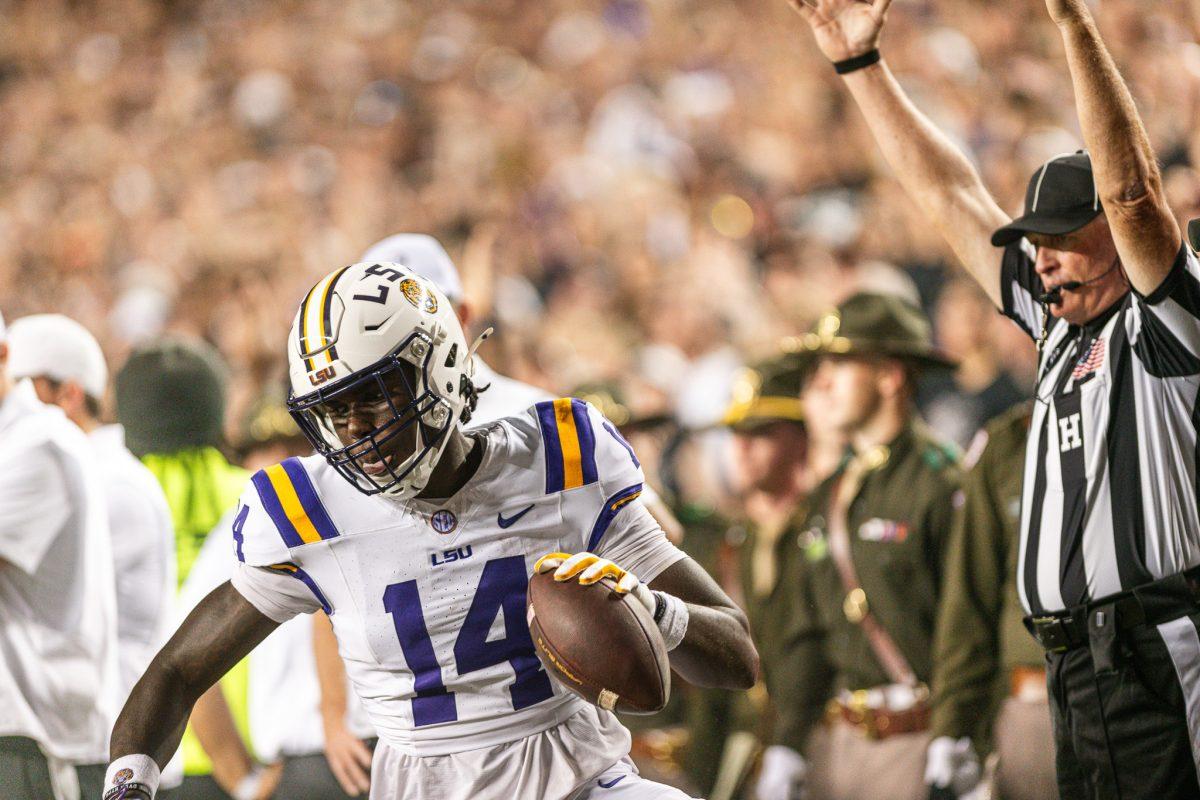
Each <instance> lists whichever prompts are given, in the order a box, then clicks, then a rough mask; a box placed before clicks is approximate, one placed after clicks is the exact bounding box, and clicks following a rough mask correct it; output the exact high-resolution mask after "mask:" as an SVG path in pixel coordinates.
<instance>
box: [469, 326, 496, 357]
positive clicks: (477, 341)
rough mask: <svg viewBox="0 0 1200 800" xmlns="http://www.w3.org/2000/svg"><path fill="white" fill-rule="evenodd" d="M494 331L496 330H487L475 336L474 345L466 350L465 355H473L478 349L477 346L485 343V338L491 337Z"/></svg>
mask: <svg viewBox="0 0 1200 800" xmlns="http://www.w3.org/2000/svg"><path fill="white" fill-rule="evenodd" d="M495 330H496V329H495V328H488V329H487V330H485V331H484V332H483V333H481V334H479V335H478V336H476V337H475V343H474V344H472V345H471V348H470V349H469V350H467V355H469V356H473V355H475V351H476V350H478V349H479V345H481V344H483V343H484V342H485V341H487V338H488V337H489V336H491V335H492V333H493V332H494V331H495Z"/></svg>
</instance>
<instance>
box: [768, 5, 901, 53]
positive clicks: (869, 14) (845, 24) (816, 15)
mask: <svg viewBox="0 0 1200 800" xmlns="http://www.w3.org/2000/svg"><path fill="white" fill-rule="evenodd" d="M788 2H789V3H791V6H792V8H794V9H796V12H797V13H798V14H799V15H800V16H801V17H803V18H804V21H805V22H807V23H808V24H809V27H811V28H812V30H813V36H815V37H816V40H817V47H819V48H821V52H822V53H824V54H825V57H826V58H828V59H829V60H830V61H845V60H846V59H848V58H854V57H855V56H861V55H862V54H863V53H867V52H870V51H871V50H874V49H875V48H876V47H878V46H879V33H880V31H881V30H883V23H884V20H885V19H887V10H888V6H890V5H891V4H892V0H873V2H869V1H868V0H788Z"/></svg>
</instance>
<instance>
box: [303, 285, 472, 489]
mask: <svg viewBox="0 0 1200 800" xmlns="http://www.w3.org/2000/svg"><path fill="white" fill-rule="evenodd" d="M287 350H288V368H289V373H290V379H291V391H290V392H289V394H288V410H289V411H291V413H292V417H293V418H294V419H295V420H296V423H297V424H298V425H299V426H300V430H301V431H303V433H304V435H305V436H306V437H307V438H308V440H309V441H310V442H312V445H313V447H315V448H316V450H317V452H318V453H320V454H321V455H323V456H325V460H326V461H328V462H329V464H330V465H331V466H332V467H333V468H334V469H335V470H337V471H338V473H340V474H341V475H342V477H344V478H345V479H346V480H348V481H350V482H351V483H352V484H354V485H355V486H356V487H357V488H358V489H359V490H360V491H362V492H363V493H365V494H377V493H380V492H383V493H386V494H388V495H391V496H393V497H400V498H407V497H412V496H414V495H416V494H417V493H418V492H420V491H421V490H422V489H424V488H425V485H426V483H427V482H428V481H429V476H430V474H431V473H432V472H433V468H434V465H435V464H437V461H438V458H440V457H441V454H442V450H443V448H445V446H446V442H447V440H448V438H449V437H448V436H447V434H448V433H449V432H450V430H451V428H453V427H454V426H455V425H457V424H459V423H460V422H462V421H466V420H467V419H469V418H470V414H471V411H473V410H474V408H475V387H474V385H473V383H472V382H471V377H472V375H473V373H474V364H473V359H472V355H471V352H470V350H469V349H468V347H467V342H466V339H465V337H464V335H463V330H462V326H461V325H460V324H459V321H458V317H456V316H455V313H454V309H453V308H452V307H451V305H450V302H449V301H448V300H447V299H446V296H445V295H444V294H442V292H441V291H440V290H439V289H438V288H437V287H436V286H434V285H433V283H431V282H430V281H427V280H425V279H424V278H422V277H420V276H419V275H417V274H415V273H413V272H412V271H410V270H409V269H407V268H406V267H405V266H404V265H402V264H385V263H362V264H353V265H351V266H349V267H343V268H341V269H338V270H335V271H334V272H331V273H330V274H328V275H326V276H325V277H324V278H322V279H321V280H320V281H318V282H317V285H316V286H314V287H313V288H312V290H310V291H309V293H308V294H307V295H306V296H305V298H304V302H302V303H301V304H300V310H299V311H297V312H296V318H295V320H294V321H293V322H292V331H291V334H290V335H289V336H288V348H287ZM364 398H365V399H364ZM398 400H399V401H400V402H398ZM372 404H373V405H372ZM351 405H354V407H355V408H359V407H368V408H372V409H373V410H372V411H370V414H369V415H368V416H369V417H370V420H371V421H370V424H369V425H365V424H364V423H363V421H362V419H360V418H359V417H358V416H356V417H355V420H356V421H357V424H352V423H351V422H350V421H349V418H350V416H351V411H350V407H351ZM339 428H340V429H341V430H342V432H343V436H339V435H338V430H339ZM345 439H350V441H346V440H345ZM406 443H408V444H410V445H411V447H412V449H411V452H404V451H405V450H407V448H405V447H404V445H405V444H406ZM402 448H403V449H402Z"/></svg>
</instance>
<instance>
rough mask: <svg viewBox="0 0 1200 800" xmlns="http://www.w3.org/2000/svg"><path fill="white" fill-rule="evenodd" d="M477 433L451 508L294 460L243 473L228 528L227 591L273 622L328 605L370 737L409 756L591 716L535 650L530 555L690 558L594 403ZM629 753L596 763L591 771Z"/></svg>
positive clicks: (662, 564)
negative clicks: (385, 492)
mask: <svg viewBox="0 0 1200 800" xmlns="http://www.w3.org/2000/svg"><path fill="white" fill-rule="evenodd" d="M482 430H483V432H484V434H485V436H486V437H487V447H486V450H485V453H484V456H483V459H482V462H481V464H480V466H479V468H478V470H477V472H476V473H475V475H474V476H473V477H472V478H471V480H470V481H469V482H468V483H467V485H466V486H464V487H463V488H462V489H461V490H459V491H458V492H457V493H456V494H455V496H454V497H452V498H450V499H449V500H447V501H445V502H442V503H430V502H426V501H422V500H410V501H405V502H401V501H397V500H395V499H390V498H386V497H382V496H366V495H363V494H362V493H361V492H359V491H358V490H357V489H356V488H355V487H353V486H352V485H350V483H348V482H347V481H346V480H344V479H343V478H341V477H340V476H339V475H338V474H337V473H336V472H334V471H333V469H332V468H330V467H329V466H328V465H327V464H326V462H325V461H324V459H322V458H320V457H309V458H299V459H296V458H293V459H288V460H287V461H285V462H283V463H282V464H278V465H275V466H273V467H270V468H268V469H266V470H262V471H260V472H258V473H256V474H255V475H254V476H253V478H252V480H251V486H250V487H249V488H248V489H247V491H246V493H245V494H244V495H243V497H242V502H241V506H240V508H239V510H238V513H237V516H236V518H235V520H234V522H233V525H232V529H233V540H234V547H235V551H236V555H237V558H238V561H239V565H238V569H237V571H236V572H235V575H234V578H233V585H234V586H235V587H236V588H237V590H238V591H239V592H241V594H242V595H243V596H245V597H246V599H247V600H248V601H249V602H250V603H252V604H253V605H254V606H255V607H256V608H258V609H259V610H260V611H261V612H262V613H263V614H265V615H267V616H268V617H270V618H271V619H274V620H276V621H280V622H282V621H284V620H287V619H289V618H291V617H292V616H294V615H296V614H298V613H311V612H313V611H315V610H317V609H320V608H324V609H325V610H326V611H327V612H328V613H329V614H330V618H331V619H332V621H333V627H334V631H335V633H336V634H337V639H338V648H339V651H340V653H341V655H342V658H343V659H344V660H345V662H346V671H347V674H348V676H349V678H350V680H351V682H352V683H353V685H354V687H355V689H356V692H357V694H358V695H359V697H360V698H361V699H362V701H363V705H364V707H365V708H366V710H367V712H368V714H369V715H370V717H371V721H372V722H373V724H374V725H375V727H376V729H377V731H378V733H379V735H380V737H381V739H383V740H384V742H386V743H387V744H389V745H390V746H392V747H393V748H395V749H397V750H399V751H401V752H404V753H408V754H411V755H414V756H437V755H445V754H450V753H458V752H462V751H466V750H475V749H479V748H487V747H492V746H497V745H501V744H504V743H507V742H513V741H515V740H518V739H523V738H525V737H528V736H531V735H533V734H536V733H539V732H541V731H546V730H548V729H550V728H553V727H554V726H557V725H559V724H560V723H562V722H564V721H565V720H567V719H568V718H569V717H571V716H572V715H574V714H577V713H578V712H580V711H581V710H582V709H583V708H584V706H585V704H584V703H583V701H582V700H579V699H578V698H577V697H575V695H572V694H570V693H568V692H567V691H566V690H565V689H562V688H561V687H559V686H558V685H556V684H555V683H553V682H552V681H551V679H550V677H549V676H548V675H547V673H546V672H545V671H544V670H543V669H542V667H541V663H540V662H539V661H538V658H537V655H536V654H535V652H534V648H533V643H532V641H531V640H530V636H529V631H528V628H527V626H526V621H525V602H526V586H527V583H528V580H529V577H530V575H531V573H532V570H533V565H534V562H536V561H537V559H538V558H539V557H540V556H542V555H544V554H546V553H550V552H555V551H561V552H568V553H576V552H580V551H584V550H590V551H592V552H595V553H599V554H601V555H603V556H605V557H607V558H611V559H612V560H613V561H615V562H616V563H618V564H620V565H621V566H623V567H625V568H627V569H629V570H630V571H632V572H633V573H634V574H636V575H638V576H639V577H641V578H642V579H643V580H645V581H650V580H652V579H653V578H654V577H655V576H657V575H658V574H659V573H661V572H662V571H663V570H664V569H666V568H667V567H668V566H670V565H671V564H673V563H675V562H676V561H678V560H679V559H681V558H683V557H684V556H683V553H682V552H680V551H679V550H677V549H676V548H675V547H674V546H673V545H671V543H670V542H668V541H667V539H666V537H665V536H664V535H663V533H662V530H661V529H660V528H659V527H658V525H657V523H655V522H654V520H653V518H652V517H650V515H649V514H648V513H647V512H646V511H645V509H644V508H643V507H642V506H641V504H640V503H639V502H638V495H639V494H640V492H641V487H642V481H643V477H642V471H641V467H640V465H639V463H638V461H637V458H636V456H635V455H634V453H633V450H632V449H631V448H630V447H629V445H628V444H627V443H626V442H625V440H624V439H623V438H621V436H620V434H619V433H618V432H617V430H616V428H615V426H613V425H612V424H611V423H609V422H608V421H607V420H605V419H604V418H603V417H602V416H601V415H600V414H599V412H597V411H596V410H595V409H594V408H592V407H591V406H589V405H587V404H586V403H584V402H582V401H579V400H573V399H569V398H566V399H560V400H554V401H547V402H542V403H538V404H536V405H535V406H534V407H533V408H531V409H529V410H528V411H527V412H525V413H524V414H522V415H519V416H515V417H509V418H506V419H503V420H500V421H498V422H496V423H494V424H492V425H490V426H488V427H486V428H483V429H482ZM581 624H582V623H581ZM599 713H602V714H606V713H607V712H599ZM624 742H625V744H626V746H627V742H628V740H627V738H626V739H624ZM581 746H583V745H581ZM623 755H624V753H623V752H616V753H604V754H602V755H597V758H603V759H607V761H604V763H600V762H599V761H597V762H596V763H597V764H598V766H597V767H596V771H599V770H600V769H603V768H605V767H607V766H608V765H610V764H612V763H613V762H615V761H616V760H617V759H619V758H620V757H621V756H623Z"/></svg>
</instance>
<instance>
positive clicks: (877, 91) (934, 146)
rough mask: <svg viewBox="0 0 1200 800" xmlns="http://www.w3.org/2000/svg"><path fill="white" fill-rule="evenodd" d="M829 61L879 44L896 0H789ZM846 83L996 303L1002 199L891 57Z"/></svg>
mask: <svg viewBox="0 0 1200 800" xmlns="http://www.w3.org/2000/svg"><path fill="white" fill-rule="evenodd" d="M790 2H791V4H792V7H793V8H795V9H796V11H797V12H798V13H799V14H800V16H801V17H803V18H804V20H805V21H806V22H807V23H808V24H809V26H810V27H811V28H812V30H813V36H814V37H815V38H816V40H817V46H818V47H819V48H820V49H821V52H822V53H824V55H825V57H826V58H828V59H829V60H830V61H833V62H839V61H845V60H847V59H851V58H855V57H857V56H861V55H864V54H866V53H869V52H870V51H872V50H874V49H876V48H877V47H878V46H879V35H880V32H881V30H882V29H883V24H884V21H885V20H886V18H887V10H888V6H890V5H891V0H874V2H863V1H862V0H807V2H806V0H790ZM844 80H845V83H846V87H847V88H848V89H849V90H850V94H851V96H852V97H853V98H854V101H855V102H856V103H857V104H858V107H859V109H861V110H862V113H863V116H865V117H866V119H867V124H868V126H870V129H871V133H872V134H873V135H874V137H875V141H876V142H877V143H878V144H879V149H880V150H882V151H883V156H884V158H885V159H887V162H888V164H889V165H891V167H892V170H893V171H894V172H895V173H896V177H897V178H898V179H899V180H900V184H901V185H902V186H903V187H904V189H905V191H906V192H908V194H909V196H911V197H912V198H913V200H914V201H916V203H917V205H918V206H920V208H921V210H922V211H923V212H924V213H925V215H926V216H927V217H928V218H929V220H930V222H932V223H933V225H934V226H935V227H936V228H937V229H938V231H940V232H941V234H942V236H943V238H945V240H946V241H947V242H948V243H949V245H950V247H951V249H953V250H954V253H955V255H956V256H957V257H958V260H959V261H960V262H962V265H963V266H964V267H966V269H967V272H969V273H970V274H971V276H972V277H974V278H975V280H976V281H978V282H979V285H980V286H982V287H983V290H984V291H985V292H987V294H988V297H990V298H991V299H992V302H993V303H995V304H996V305H997V306H1000V305H1001V298H1000V254H999V252H998V251H997V250H996V248H995V247H993V246H992V244H991V235H992V231H994V230H995V229H997V228H999V227H1001V226H1003V225H1006V224H1008V223H1009V222H1010V218H1009V217H1008V215H1006V214H1005V213H1004V212H1003V211H1002V210H1001V209H1000V206H998V205H997V204H996V201H995V200H994V199H992V196H991V195H990V194H989V193H988V191H987V189H986V188H985V187H984V185H983V181H982V179H981V178H980V177H979V173H978V172H977V171H976V170H975V167H974V166H973V165H972V164H971V162H970V161H969V160H967V157H966V156H965V155H964V154H963V153H962V152H961V151H959V149H958V148H957V147H956V146H955V145H954V143H953V142H951V141H950V139H949V138H948V137H947V136H946V135H945V134H944V133H942V132H941V131H940V130H938V129H937V128H936V127H935V126H934V124H933V122H931V121H930V119H929V118H928V117H927V116H925V115H924V114H923V113H921V111H920V110H918V109H917V107H916V106H914V105H913V103H912V101H911V100H909V98H908V96H907V95H905V93H904V90H903V89H902V88H900V84H899V83H898V82H897V81H896V78H895V76H894V75H892V72H891V70H890V69H889V68H888V66H887V62H886V61H884V60H880V61H879V62H878V63H876V64H872V65H871V66H868V67H865V68H862V69H858V70H855V71H854V72H851V73H848V74H846V75H845V76H844Z"/></svg>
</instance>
